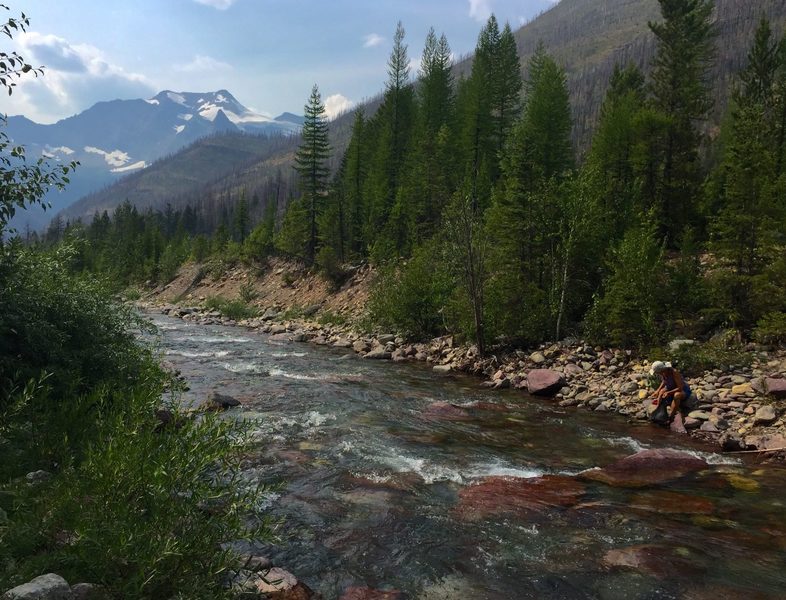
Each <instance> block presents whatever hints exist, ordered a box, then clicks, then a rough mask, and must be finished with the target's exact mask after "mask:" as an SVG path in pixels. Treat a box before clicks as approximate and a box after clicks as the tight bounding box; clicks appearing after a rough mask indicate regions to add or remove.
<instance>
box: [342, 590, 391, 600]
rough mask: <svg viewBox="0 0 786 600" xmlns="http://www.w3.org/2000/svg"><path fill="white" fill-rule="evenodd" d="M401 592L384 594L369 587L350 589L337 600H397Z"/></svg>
mask: <svg viewBox="0 0 786 600" xmlns="http://www.w3.org/2000/svg"><path fill="white" fill-rule="evenodd" d="M399 598H401V592H399V591H398V590H391V591H388V592H384V591H382V590H375V589H374V588H370V587H351V588H347V590H346V591H345V592H344V593H343V594H341V597H340V598H339V599H338V600H398V599H399Z"/></svg>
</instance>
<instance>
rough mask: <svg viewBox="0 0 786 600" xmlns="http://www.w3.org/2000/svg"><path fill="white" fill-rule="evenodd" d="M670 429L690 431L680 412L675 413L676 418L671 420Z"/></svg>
mask: <svg viewBox="0 0 786 600" xmlns="http://www.w3.org/2000/svg"><path fill="white" fill-rule="evenodd" d="M669 429H671V430H672V431H673V432H674V433H688V431H687V429H686V428H685V423H684V422H683V420H682V415H681V414H680V413H677V414H676V415H674V419H673V420H672V421H671V423H669Z"/></svg>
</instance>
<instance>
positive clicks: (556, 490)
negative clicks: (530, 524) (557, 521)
mask: <svg viewBox="0 0 786 600" xmlns="http://www.w3.org/2000/svg"><path fill="white" fill-rule="evenodd" d="M584 492H585V486H584V485H583V484H582V483H580V482H579V481H577V480H576V479H575V478H573V477H567V476H564V475H543V476H542V477H532V478H529V479H523V478H517V477H485V478H483V479H482V480H481V481H480V482H478V483H476V484H474V485H470V486H468V487H465V488H463V489H462V490H460V491H459V502H458V505H457V506H456V508H455V511H456V512H457V513H458V515H459V516H461V517H462V518H463V519H465V520H468V521H478V520H481V519H484V518H486V517H488V516H492V515H500V514H511V515H515V516H518V517H527V516H531V515H535V514H538V513H544V512H549V511H551V510H552V509H553V508H554V507H569V506H574V505H575V504H577V503H578V501H579V500H580V499H581V496H582V495H583V494H584Z"/></svg>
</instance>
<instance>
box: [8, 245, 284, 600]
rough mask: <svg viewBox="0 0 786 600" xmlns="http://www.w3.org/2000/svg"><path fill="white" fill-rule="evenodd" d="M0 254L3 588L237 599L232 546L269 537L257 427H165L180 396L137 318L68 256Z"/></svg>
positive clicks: (190, 420)
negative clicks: (257, 462)
mask: <svg viewBox="0 0 786 600" xmlns="http://www.w3.org/2000/svg"><path fill="white" fill-rule="evenodd" d="M0 251H1V252H2V254H0V284H1V285H0V385H1V386H2V390H0V392H2V393H0V456H2V460H0V509H1V510H0V590H5V589H9V588H11V587H13V586H15V585H18V584H20V583H24V582H25V581H28V580H30V579H31V578H33V577H36V576H38V575H41V574H43V573H49V572H55V573H58V574H60V575H62V576H64V577H65V578H66V579H67V580H68V581H69V582H71V583H76V582H79V581H89V582H92V583H97V584H101V585H102V586H104V587H105V588H106V589H107V591H108V592H109V593H110V595H111V596H112V597H116V598H221V597H224V596H226V595H227V591H226V590H225V589H224V585H223V582H224V579H225V575H226V573H227V571H228V569H230V567H231V566H232V564H233V560H234V557H233V555H232V553H231V552H230V551H229V550H227V549H225V548H226V547H227V546H226V543H227V542H231V541H233V540H239V539H265V538H269V537H270V536H271V528H270V526H269V524H268V523H267V522H266V521H265V520H264V519H263V518H261V517H259V516H258V515H257V512H256V510H255V508H254V507H255V506H256V505H257V501H258V499H259V495H260V493H262V492H263V491H264V490H260V489H258V488H256V487H254V486H249V485H248V482H246V481H245V480H243V479H242V477H241V464H242V461H243V460H244V458H245V456H246V455H247V452H248V447H247V444H246V437H247V436H246V435H245V431H244V429H243V428H242V426H239V425H237V424H235V423H231V422H229V421H227V420H224V419H222V418H221V417H220V416H217V415H212V414H206V415H199V416H198V417H191V416H187V415H181V414H178V413H177V410H174V414H173V417H172V419H171V420H170V422H169V425H164V424H163V423H162V421H161V420H160V419H159V418H158V417H157V416H156V410H157V409H158V408H160V406H161V403H162V397H163V393H164V390H165V389H170V390H171V389H173V388H176V386H175V385H174V382H173V380H172V377H171V376H170V375H168V374H167V373H166V372H164V371H163V370H162V369H161V367H160V366H159V365H158V364H157V362H156V360H155V359H154V357H153V355H152V353H151V352H150V350H149V349H147V348H145V347H144V346H142V345H140V343H139V342H138V340H137V337H136V336H135V335H134V333H133V330H134V329H138V328H139V327H143V326H144V325H143V323H141V322H140V321H138V320H137V319H136V317H135V316H134V314H133V312H131V311H130V310H129V309H128V308H124V307H123V306H122V305H120V304H118V303H115V302H113V300H112V297H111V294H110V293H109V292H108V291H107V290H106V288H105V286H103V285H102V284H101V282H99V281H96V280H94V279H91V278H85V277H81V276H74V275H73V270H72V268H71V260H72V257H73V255H72V254H71V253H70V252H69V251H68V249H67V248H62V249H61V250H59V251H58V252H56V253H53V254H37V253H33V252H30V251H26V250H21V249H19V248H10V249H9V248H3V249H0ZM36 471H44V472H45V473H41V474H40V475H39V476H36V477H32V478H31V477H28V476H27V474H29V473H31V472H36Z"/></svg>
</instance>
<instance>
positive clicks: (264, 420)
mask: <svg viewBox="0 0 786 600" xmlns="http://www.w3.org/2000/svg"><path fill="white" fill-rule="evenodd" d="M151 318H152V320H153V321H154V322H155V323H156V324H157V325H158V326H159V328H160V337H159V341H158V343H159V345H160V350H161V352H162V353H163V354H164V355H165V358H166V360H167V361H168V362H170V363H171V364H172V365H173V366H175V367H176V368H178V369H180V370H181V372H182V374H183V376H184V377H185V378H186V380H187V382H188V384H189V386H190V390H189V391H188V392H186V393H185V395H184V400H185V401H187V402H191V403H198V402H201V401H202V400H204V399H205V398H206V397H207V395H208V394H209V393H210V392H211V391H213V390H216V391H219V392H221V393H224V394H229V395H232V396H234V397H236V398H238V399H239V400H240V401H241V402H242V403H243V407H242V410H237V409H236V410H233V411H228V412H227V413H226V414H227V416H228V418H238V419H245V420H248V421H250V422H251V423H252V427H253V431H254V437H255V439H256V440H257V441H258V442H259V446H258V448H257V450H256V451H255V453H254V459H253V460H252V463H251V466H250V467H249V469H248V471H247V473H246V475H247V477H248V478H249V480H250V481H254V482H256V481H260V482H264V483H270V484H277V485H278V488H277V491H276V492H274V493H273V492H271V493H270V494H269V495H268V497H267V498H266V502H265V507H263V508H264V510H265V511H266V513H267V514H270V515H272V516H275V517H281V518H283V519H284V522H285V525H284V526H283V529H282V530H281V534H282V540H281V541H280V542H279V543H277V544H267V545H262V546H260V547H257V548H256V550H257V551H258V552H260V553H264V554H266V555H268V556H270V557H272V558H273V559H274V561H275V562H276V563H277V564H281V565H282V566H284V567H285V568H287V569H288V570H290V571H292V572H293V573H295V574H296V575H297V576H298V577H299V578H300V579H301V580H303V581H304V582H306V583H307V584H308V585H309V586H310V587H312V588H313V589H315V590H316V591H319V592H321V593H322V594H323V595H324V597H325V598H326V599H327V600H330V599H335V598H338V597H340V595H341V594H342V593H344V591H345V590H347V589H348V588H350V587H352V586H369V587H372V588H376V589H380V590H394V589H395V590H400V591H401V592H402V595H401V598H412V599H420V600H437V599H444V600H453V599H456V600H459V599H461V600H465V599H466V600H474V599H478V600H485V599H489V600H491V599H494V600H496V599H526V598H536V599H540V598H543V599H552V598H553V599H563V598H564V599H584V598H587V599H589V598H598V599H603V600H630V599H642V600H644V599H656V598H657V599H661V598H663V599H666V598H685V599H703V598H712V599H713V600H719V599H722V598H746V599H747V598H767V599H769V598H786V519H785V518H786V509H785V508H784V502H786V471H784V470H783V469H779V468H775V467H761V466H760V465H758V464H757V463H755V462H752V461H751V462H742V461H741V460H739V459H735V458H730V457H728V456H720V455H718V454H715V453H713V451H712V449H711V448H707V447H702V446H700V445H697V444H694V443H692V442H691V441H690V440H688V439H685V438H680V437H676V436H674V435H672V434H670V433H668V432H666V431H663V430H660V429H658V428H655V427H652V426H649V425H648V424H640V423H633V424H631V423H627V422H626V421H625V419H623V418H620V417H618V416H612V415H603V414H598V413H588V412H585V411H576V410H575V409H565V410H563V409H561V408H559V407H558V406H557V405H556V403H554V402H553V401H550V400H544V399H536V398H531V397H528V396H527V395H525V394H523V393H520V392H515V391H508V392H503V393H500V392H490V391H486V390H482V389H480V388H479V386H478V383H479V382H478V380H476V379H471V378H464V377H458V376H456V377H445V376H436V375H435V374H434V373H432V372H431V371H430V370H429V369H428V368H427V366H425V365H420V364H405V365H400V364H395V365H394V364H391V363H389V362H384V363H381V362H376V361H367V360H363V359H360V358H358V357H356V356H355V355H354V354H353V353H352V352H351V351H348V350H337V349H329V348H323V347H315V346H312V345H308V344H291V343H281V342H275V341H272V340H271V339H270V338H269V337H268V336H265V335H262V334H257V333H253V332H248V331H246V330H243V329H240V328H232V327H223V326H204V325H196V324H190V323H187V322H183V321H180V320H177V319H170V318H166V317H161V316H152V317H151ZM445 403H451V404H445ZM453 405H455V406H458V407H459V408H455V407H454V406H453ZM659 447H678V448H680V449H684V450H686V451H689V452H692V453H695V454H696V455H699V456H701V457H703V458H705V459H706V460H707V461H708V462H709V463H710V464H711V468H710V469H708V470H706V471H703V472H700V473H697V474H694V475H690V476H688V477H685V478H682V479H680V480H677V481H674V482H671V483H668V484H661V485H658V486H654V487H650V488H645V489H643V490H642V489H638V490H631V489H624V488H613V487H609V486H606V485H603V484H600V483H586V484H583V485H584V487H583V488H582V495H581V499H580V503H578V504H576V503H572V505H570V506H556V505H555V506H549V505H548V504H545V505H541V506H540V507H539V508H537V509H534V510H533V509H532V507H531V506H529V509H528V510H525V511H515V510H513V511H500V512H495V510H494V502H492V503H491V506H489V505H488V503H487V504H486V505H484V506H473V505H472V504H471V502H470V503H467V501H466V499H465V500H464V501H462V496H461V494H462V490H467V489H468V488H469V486H472V485H474V484H478V483H480V482H483V481H486V480H485V479H484V478H487V477H490V476H507V477H511V478H534V477H538V476H540V475H544V474H558V475H563V476H567V477H572V476H574V475H576V474H578V473H580V472H581V471H583V470H585V469H589V468H593V467H599V466H604V465H608V464H610V463H612V462H614V461H615V460H618V459H620V458H622V457H624V456H627V455H630V454H632V453H634V452H636V451H638V450H641V449H643V448H659ZM510 500H511V499H510V498H499V505H500V506H503V505H508V506H509V505H510ZM506 503H507V504H506ZM630 547H634V548H637V547H644V548H645V550H643V551H641V552H640V553H638V554H635V553H634V555H632V556H633V558H630V557H628V558H625V557H626V556H628V555H627V554H625V553H623V554H622V556H623V558H622V559H620V558H619V557H620V554H619V553H618V554H617V555H616V556H617V560H616V561H614V560H609V559H608V558H606V559H604V557H605V556H607V553H608V552H609V551H612V550H614V549H620V548H630ZM612 555H614V554H613V553H612ZM642 556H643V557H644V558H641V557H642ZM637 557H638V558H637ZM610 562H615V563H616V565H617V566H611V565H610ZM620 563H625V564H628V565H629V566H627V567H625V566H619V565H620Z"/></svg>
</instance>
